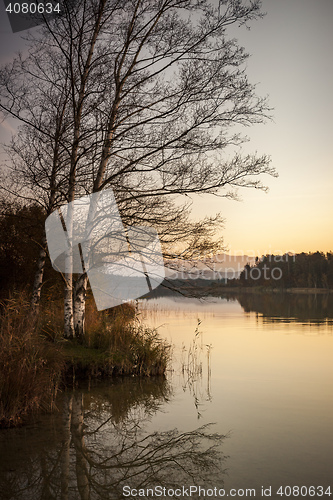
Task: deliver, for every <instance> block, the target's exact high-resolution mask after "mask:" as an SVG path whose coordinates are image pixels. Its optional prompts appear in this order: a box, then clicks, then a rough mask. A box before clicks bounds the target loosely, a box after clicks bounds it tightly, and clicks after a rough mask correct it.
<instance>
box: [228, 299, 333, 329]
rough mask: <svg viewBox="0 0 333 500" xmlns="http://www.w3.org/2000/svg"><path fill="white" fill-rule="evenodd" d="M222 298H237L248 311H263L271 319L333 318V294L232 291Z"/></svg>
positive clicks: (288, 320)
mask: <svg viewBox="0 0 333 500" xmlns="http://www.w3.org/2000/svg"><path fill="white" fill-rule="evenodd" d="M219 297H220V298H222V299H227V300H237V301H238V302H239V303H240V305H241V306H242V308H243V309H244V311H245V312H247V313H249V312H256V313H259V314H261V315H262V316H263V317H264V318H265V319H266V320H267V321H269V322H277V321H278V322H301V323H303V322H311V323H315V324H321V323H327V322H332V318H333V294H329V293H327V294H326V293H322V294H296V293H295V294H292V293H237V294H236V293H232V294H231V293H230V294H227V293H226V294H220V295H219Z"/></svg>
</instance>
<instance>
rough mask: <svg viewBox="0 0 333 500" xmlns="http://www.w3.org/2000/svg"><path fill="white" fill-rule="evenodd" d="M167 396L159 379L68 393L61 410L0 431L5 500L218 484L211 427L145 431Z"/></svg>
mask: <svg viewBox="0 0 333 500" xmlns="http://www.w3.org/2000/svg"><path fill="white" fill-rule="evenodd" d="M171 397H172V394H171V389H170V386H169V384H168V382H167V381H166V380H165V379H148V380H140V381H137V380H133V379H123V380H119V381H116V382H112V384H110V382H109V384H105V383H103V384H99V385H98V386H97V387H94V388H90V390H85V391H79V390H78V391H74V392H66V393H65V394H64V395H63V398H62V401H61V407H60V408H59V410H60V411H59V413H58V414H57V415H53V416H52V417H47V416H45V417H43V418H41V420H40V421H39V422H35V423H33V424H31V425H30V426H28V427H25V428H21V429H9V430H6V431H3V433H2V441H1V445H0V448H1V455H0V457H1V458H0V492H1V499H3V500H7V499H8V500H9V499H13V500H16V499H17V500H25V499H34V500H39V499H41V500H42V499H45V500H46V499H47V500H51V499H58V498H59V499H61V500H67V499H68V500H72V499H73V500H74V499H82V500H88V499H91V500H92V499H109V498H123V487H124V486H125V485H127V486H130V487H131V488H147V487H151V488H152V487H154V486H156V485H161V486H164V487H166V488H171V487H176V486H177V487H179V485H196V484H205V483H206V484H207V482H208V483H209V481H210V480H213V479H214V485H220V486H221V487H222V486H223V463H224V461H225V456H224V455H223V453H222V452H221V443H222V441H223V439H224V437H225V436H222V435H220V434H217V433H213V432H211V426H210V425H204V426H202V427H200V428H197V429H195V430H193V431H186V432H181V431H179V430H177V429H173V430H167V431H164V432H153V433H149V434H147V433H145V424H146V423H147V422H148V421H149V419H150V418H151V417H152V416H153V415H154V414H155V413H156V412H157V411H159V410H162V409H163V405H164V404H167V403H168V401H169V400H170V398H171Z"/></svg>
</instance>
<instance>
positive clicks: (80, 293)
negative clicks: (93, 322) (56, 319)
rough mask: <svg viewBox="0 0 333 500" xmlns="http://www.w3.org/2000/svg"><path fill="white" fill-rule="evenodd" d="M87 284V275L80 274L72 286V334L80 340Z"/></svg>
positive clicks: (83, 332) (84, 313)
mask: <svg viewBox="0 0 333 500" xmlns="http://www.w3.org/2000/svg"><path fill="white" fill-rule="evenodd" d="M87 284H88V277H87V275H86V274H82V275H81V276H80V277H79V278H78V279H77V281H76V283H75V287H74V334H75V337H76V338H77V339H79V340H80V341H81V340H82V339H83V338H84V335H85V317H86V294H87Z"/></svg>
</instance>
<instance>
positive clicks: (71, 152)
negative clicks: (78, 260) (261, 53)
mask: <svg viewBox="0 0 333 500" xmlns="http://www.w3.org/2000/svg"><path fill="white" fill-rule="evenodd" d="M260 17H262V14H261V12H260V1H259V0H254V1H246V0H244V1H241V0H239V1H236V2H235V1H233V0H221V1H219V2H217V1H214V0H202V1H198V0H160V1H157V2H155V1H154V2H153V1H151V0H125V1H122V2H120V1H118V0H80V1H78V2H77V4H76V5H75V6H74V7H73V8H72V9H69V10H67V11H65V13H64V15H63V16H62V17H61V18H59V19H57V20H56V21H53V22H52V23H49V24H46V25H45V26H44V28H43V30H42V34H39V35H38V37H30V44H31V47H32V50H31V54H30V56H29V57H30V63H29V64H32V62H33V67H37V71H35V72H34V71H30V72H29V73H28V74H26V75H25V76H24V79H23V81H24V84H25V85H26V86H28V87H29V88H31V86H36V85H37V84H40V85H41V84H42V85H43V86H45V87H47V88H49V89H50V90H49V91H50V92H51V91H52V88H53V85H54V80H53V79H52V78H48V76H47V74H46V72H45V71H44V66H43V65H44V62H43V61H44V60H45V57H42V55H43V54H45V53H46V52H47V53H48V54H52V58H51V59H52V61H53V64H54V65H55V67H57V68H59V69H58V72H59V75H61V74H64V75H67V76H68V79H69V84H67V83H66V91H65V94H66V95H67V89H68V88H69V89H70V92H69V100H68V101H67V102H68V104H67V106H68V110H69V111H68V116H70V123H71V126H70V133H68V131H67V133H66V138H65V137H63V138H62V140H63V145H64V148H65V149H64V150H66V151H67V154H68V164H67V167H66V168H65V169H64V170H63V175H64V176H65V178H66V195H65V198H66V200H67V201H68V202H70V201H72V200H74V198H75V196H77V195H80V194H81V193H87V194H89V193H93V192H97V191H100V190H103V189H104V188H107V187H112V188H113V190H114V192H115V194H116V199H117V203H118V207H119V210H120V213H121V216H122V218H123V221H124V222H125V223H126V224H128V225H135V224H138V223H140V224H154V225H155V226H156V228H157V229H158V230H159V231H160V235H161V239H162V241H163V242H164V243H165V248H168V249H169V253H174V252H172V245H173V247H174V246H175V243H176V242H177V241H179V240H183V242H187V245H186V244H185V243H184V245H185V246H184V245H183V248H182V249H181V253H182V254H183V255H187V256H189V255H190V252H189V248H192V249H193V248H194V247H197V248H199V249H200V248H201V249H202V248H204V247H206V248H209V246H210V245H211V248H212V249H214V245H215V248H216V246H217V244H216V242H215V243H214V238H212V236H213V232H214V230H213V227H214V223H216V224H221V218H220V217H217V218H216V219H214V218H211V219H206V220H204V221H201V223H196V224H194V223H193V222H191V221H190V219H189V217H188V214H189V206H190V203H187V202H188V200H189V196H191V195H195V194H199V193H209V194H212V195H215V196H224V197H234V196H235V194H236V191H235V189H236V190H237V188H238V187H255V188H260V189H264V186H263V185H262V183H261V180H260V178H259V176H260V175H261V174H267V173H268V174H272V175H275V172H274V170H273V169H272V168H271V167H270V166H269V159H268V157H267V156H266V155H262V156H257V155H256V154H254V155H247V156H242V154H241V146H242V144H243V143H244V141H245V140H246V138H244V137H243V136H242V135H240V133H239V127H240V126H249V125H252V124H254V123H258V122H262V121H263V120H264V119H265V118H266V117H267V113H268V107H267V103H266V101H265V99H261V98H259V97H257V96H256V93H255V87H254V86H253V85H251V84H250V83H249V82H248V79H247V77H246V74H245V67H244V63H245V61H246V60H247V57H248V55H247V54H246V52H245V51H244V49H243V48H242V47H240V46H239V45H238V43H237V41H236V40H235V39H233V38H231V37H230V34H229V33H228V28H229V27H230V26H231V25H243V24H247V23H249V22H250V21H252V20H254V19H257V18H260ZM16 64H17V65H18V66H20V65H21V68H22V67H23V66H22V65H23V61H22V60H20V61H19V62H17V63H16ZM25 65H26V66H27V65H28V60H27V61H26V62H25ZM13 67H14V65H13ZM13 67H12V68H7V69H6V70H4V71H3V72H2V74H1V86H2V90H3V95H4V98H3V99H2V100H1V103H0V108H1V109H2V110H3V111H4V112H6V113H10V114H11V115H12V116H15V117H17V118H18V119H20V120H23V121H25V123H27V126H29V127H30V126H31V123H30V122H31V120H30V118H29V117H28V118H27V117H26V108H27V107H28V106H30V101H29V96H28V97H22V93H20V92H17V83H16V82H15V81H14V80H15V79H13V77H12V72H13ZM41 74H42V75H43V78H41ZM66 82H68V80H66ZM57 85H59V86H60V88H61V85H62V80H61V78H59V79H58V80H57ZM35 130H36V127H35ZM41 131H42V133H44V130H43V129H41ZM47 133H48V132H47ZM50 168H51V166H50ZM182 200H185V202H184V201H182ZM177 204H178V206H177ZM205 227H206V233H205ZM193 245H194V246H193ZM186 247H187V250H186ZM170 249H171V250H170ZM69 258H70V257H69ZM69 268H70V266H69ZM86 285H87V277H86V275H82V276H80V277H79V278H78V280H77V282H76V293H75V298H74V303H75V306H74V307H75V314H73V287H72V275H71V273H68V274H67V275H66V287H65V288H66V290H67V292H66V293H67V295H65V325H66V326H65V334H66V335H67V336H71V335H73V334H74V328H75V330H76V334H77V335H82V334H83V332H84V304H85V300H84V296H85V289H86ZM73 315H74V316H75V326H74V323H73Z"/></svg>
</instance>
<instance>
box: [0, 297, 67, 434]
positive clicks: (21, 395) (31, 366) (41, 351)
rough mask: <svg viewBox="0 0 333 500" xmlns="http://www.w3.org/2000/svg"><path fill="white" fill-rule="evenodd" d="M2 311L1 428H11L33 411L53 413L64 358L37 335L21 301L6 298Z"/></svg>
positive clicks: (0, 363)
mask: <svg viewBox="0 0 333 500" xmlns="http://www.w3.org/2000/svg"><path fill="white" fill-rule="evenodd" d="M1 308H2V314H1V318H0V426H11V425H18V424H19V423H21V422H22V419H23V418H24V417H25V416H26V415H28V414H31V413H33V412H35V411H41V410H45V411H49V410H52V407H53V405H54V401H55V397H56V394H57V390H58V385H59V383H60V380H61V376H62V372H63V369H64V358H63V355H62V354H61V352H60V349H59V348H58V347H57V346H56V345H55V344H51V343H50V342H47V341H46V340H44V339H42V338H41V337H40V336H39V335H38V333H37V332H36V329H35V327H34V324H33V321H32V318H31V316H30V315H29V304H28V303H27V302H26V301H25V300H24V298H22V297H21V298H20V297H14V298H11V299H8V300H6V301H5V302H2V303H1Z"/></svg>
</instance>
